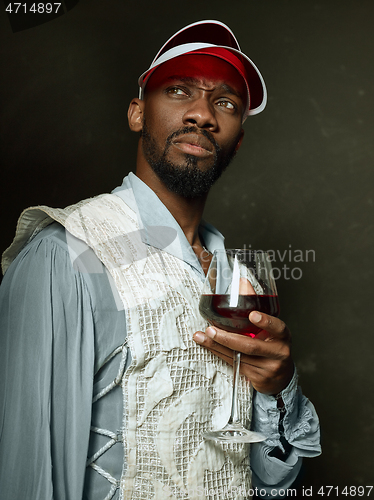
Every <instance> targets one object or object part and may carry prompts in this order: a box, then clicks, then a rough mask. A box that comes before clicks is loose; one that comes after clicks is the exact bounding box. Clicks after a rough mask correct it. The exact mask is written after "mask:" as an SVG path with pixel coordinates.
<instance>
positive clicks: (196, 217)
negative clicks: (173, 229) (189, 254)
mask: <svg viewBox="0 0 374 500" xmlns="http://www.w3.org/2000/svg"><path fill="white" fill-rule="evenodd" d="M136 175H137V177H139V179H141V180H142V181H143V182H144V183H145V184H147V186H148V187H150V188H151V189H152V191H154V193H155V194H156V195H157V196H158V198H159V199H160V200H161V201H162V203H163V204H164V205H165V206H166V208H167V209H168V210H169V212H170V213H171V214H172V216H173V217H174V219H175V220H176V221H177V222H178V224H179V226H180V227H181V229H182V231H183V233H184V234H185V236H186V238H187V240H188V242H189V243H190V245H191V246H192V247H193V246H194V245H201V242H200V238H199V225H200V222H201V218H202V215H203V212H204V207H205V203H206V199H207V195H205V196H202V197H199V198H194V199H189V198H184V197H183V196H180V195H178V194H176V193H172V192H171V191H169V190H168V189H167V188H166V186H165V185H164V184H163V183H162V182H161V181H160V179H159V178H158V176H157V175H156V174H155V173H154V172H153V170H152V169H151V167H150V166H149V165H148V163H147V165H146V166H144V165H142V166H141V167H140V168H139V165H138V166H137V169H136Z"/></svg>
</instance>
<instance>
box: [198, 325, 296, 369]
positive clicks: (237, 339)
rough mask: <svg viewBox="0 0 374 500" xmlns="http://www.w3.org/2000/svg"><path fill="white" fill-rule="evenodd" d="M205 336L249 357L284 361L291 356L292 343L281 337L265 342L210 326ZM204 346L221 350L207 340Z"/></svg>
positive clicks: (267, 339)
mask: <svg viewBox="0 0 374 500" xmlns="http://www.w3.org/2000/svg"><path fill="white" fill-rule="evenodd" d="M275 319H276V318H275ZM287 332H288V329H287ZM260 334H261V332H260ZM284 335H286V334H284ZM205 336H206V337H208V338H209V339H211V340H212V341H214V342H215V344H219V345H221V346H224V347H227V348H229V349H231V350H233V351H238V352H241V353H242V354H246V355H248V356H261V357H265V358H273V359H283V358H287V357H289V356H290V344H291V342H290V341H289V339H288V338H287V340H284V339H283V338H281V336H280V335H278V336H276V335H273V337H268V338H266V339H265V341H264V340H261V339H259V338H257V337H255V338H252V337H248V336H246V335H241V334H238V333H231V332H226V331H225V330H220V329H219V328H213V327H212V326H209V327H208V328H207V329H206V331H205ZM204 345H205V346H207V347H208V346H209V347H211V348H214V349H215V350H220V349H219V347H218V346H214V347H213V344H211V343H209V342H208V341H207V340H205V342H204Z"/></svg>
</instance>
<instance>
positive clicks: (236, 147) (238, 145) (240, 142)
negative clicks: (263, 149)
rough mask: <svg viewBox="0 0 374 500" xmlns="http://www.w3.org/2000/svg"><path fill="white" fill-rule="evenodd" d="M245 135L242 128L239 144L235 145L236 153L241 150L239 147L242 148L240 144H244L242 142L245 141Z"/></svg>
mask: <svg viewBox="0 0 374 500" xmlns="http://www.w3.org/2000/svg"><path fill="white" fill-rule="evenodd" d="M243 137H244V129H241V131H240V136H239V139H238V142H237V144H236V146H235V153H237V152H238V151H239V148H240V146H241V145H242V142H243Z"/></svg>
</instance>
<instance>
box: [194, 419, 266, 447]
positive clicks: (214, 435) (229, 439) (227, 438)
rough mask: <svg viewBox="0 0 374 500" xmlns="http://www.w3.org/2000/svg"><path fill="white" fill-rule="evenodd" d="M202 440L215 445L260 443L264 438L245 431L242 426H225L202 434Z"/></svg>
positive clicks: (257, 433) (256, 433) (258, 434)
mask: <svg viewBox="0 0 374 500" xmlns="http://www.w3.org/2000/svg"><path fill="white" fill-rule="evenodd" d="M203 436H204V439H207V440H208V441H215V442H217V443H260V442H261V441H265V439H266V437H265V436H264V435H263V434H260V433H259V432H253V431H249V430H247V429H245V428H244V427H243V426H242V424H240V423H238V424H227V425H226V426H225V427H224V428H223V429H221V430H220V431H211V432H206V433H205V434H203Z"/></svg>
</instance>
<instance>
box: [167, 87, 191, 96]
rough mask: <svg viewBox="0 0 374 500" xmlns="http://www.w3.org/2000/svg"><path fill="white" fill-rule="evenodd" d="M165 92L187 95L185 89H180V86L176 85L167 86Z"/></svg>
mask: <svg viewBox="0 0 374 500" xmlns="http://www.w3.org/2000/svg"><path fill="white" fill-rule="evenodd" d="M166 94H169V95H175V96H187V95H188V93H187V91H186V90H184V89H182V88H181V87H176V86H174V87H169V88H167V89H166Z"/></svg>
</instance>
